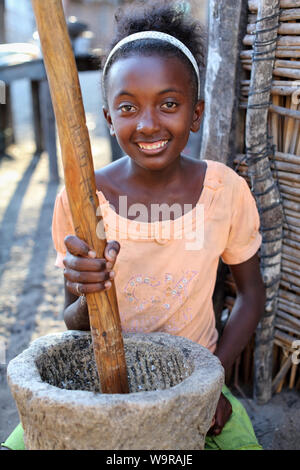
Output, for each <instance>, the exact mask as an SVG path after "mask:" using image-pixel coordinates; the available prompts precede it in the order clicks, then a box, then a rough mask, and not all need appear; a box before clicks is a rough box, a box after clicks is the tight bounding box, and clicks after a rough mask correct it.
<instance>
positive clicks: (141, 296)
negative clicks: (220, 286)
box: [52, 160, 261, 352]
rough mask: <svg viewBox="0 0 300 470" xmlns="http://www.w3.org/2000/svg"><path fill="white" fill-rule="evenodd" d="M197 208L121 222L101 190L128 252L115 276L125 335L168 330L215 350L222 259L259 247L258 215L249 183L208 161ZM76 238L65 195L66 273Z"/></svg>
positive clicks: (109, 232) (56, 230) (113, 236)
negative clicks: (70, 242)
mask: <svg viewBox="0 0 300 470" xmlns="http://www.w3.org/2000/svg"><path fill="white" fill-rule="evenodd" d="M206 162H207V170H206V175H205V179H204V183H203V190H202V193H201V196H200V199H199V201H198V202H197V204H196V206H195V207H194V208H193V209H192V210H190V211H189V212H187V213H185V214H183V215H182V216H181V217H177V218H175V219H174V220H168V221H162V222H152V223H147V222H139V221H137V220H133V221H132V220H130V219H127V218H126V217H122V216H120V215H118V214H116V212H115V211H114V210H113V208H111V207H110V205H109V201H107V200H106V198H105V196H104V195H103V193H102V192H98V197H99V204H100V208H101V211H102V215H103V220H104V226H105V230H106V236H107V239H108V240H118V241H119V243H120V245H121V250H120V253H119V255H118V258H117V261H116V264H115V268H114V271H115V273H116V277H115V284H116V290H117V298H118V305H119V312H120V318H121V323H122V328H123V331H124V332H147V333H149V332H154V331H163V332H166V333H169V334H173V335H177V336H184V337H186V338H189V339H191V340H192V341H195V342H197V343H199V344H201V345H203V346H205V347H206V348H208V349H210V350H211V351H212V352H213V351H214V350H215V348H216V342H217V339H218V333H217V330H216V328H215V315H214V310H213V303H212V295H213V291H214V286H215V281H216V274H217V267H218V261H219V257H220V256H221V257H222V260H223V261H224V263H226V264H229V265H232V264H239V263H242V262H244V261H247V260H248V259H249V258H251V257H252V256H253V255H254V254H255V253H256V252H257V250H258V249H259V247H260V244H261V235H260V233H259V215H258V211H257V208H256V204H255V200H254V198H253V196H252V194H251V191H250V189H249V187H248V185H247V183H246V181H245V180H244V179H243V178H242V177H240V176H238V175H237V173H235V172H234V171H233V170H232V169H231V168H229V167H227V166H226V165H224V164H222V163H219V162H215V161H212V160H207V161H206ZM68 234H74V228H73V224H72V220H71V215H70V209H69V205H68V199H67V195H66V191H65V189H62V190H61V192H60V193H59V194H58V196H57V199H56V203H55V208H54V215H53V224H52V235H53V241H54V245H55V248H56V251H57V259H56V265H57V266H59V267H63V263H62V260H63V258H64V256H65V253H66V249H65V245H64V238H65V236H66V235H68Z"/></svg>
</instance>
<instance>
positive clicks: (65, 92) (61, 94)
mask: <svg viewBox="0 0 300 470" xmlns="http://www.w3.org/2000/svg"><path fill="white" fill-rule="evenodd" d="M32 5H33V10H34V14H35V18H36V23H37V28H38V32H39V37H40V41H41V46H42V52H43V57H44V63H45V67H46V72H47V77H48V82H49V86H50V92H51V98H52V103H53V107H54V112H55V118H56V123H57V128H58V134H59V140H60V146H61V153H62V160H63V167H64V177H65V185H66V191H67V195H68V200H69V205H70V210H71V215H72V219H73V224H74V228H75V233H76V235H77V236H78V237H79V238H81V239H83V240H85V241H86V242H87V243H88V244H89V245H90V246H91V247H92V248H93V249H94V250H95V251H96V255H97V257H98V258H102V257H103V252H104V248H105V245H106V239H105V234H104V236H103V237H102V239H100V238H98V236H97V233H96V230H97V225H98V224H102V227H103V219H102V215H101V214H100V215H98V216H96V211H97V214H99V212H100V208H99V201H98V197H97V194H96V182H95V173H94V165H93V160H92V154H91V146H90V140H89V134H88V130H87V127H86V122H85V112H84V108H83V103H82V96H81V89H80V84H79V79H78V72H77V68H76V62H75V58H74V54H73V50H72V46H71V42H70V39H69V34H68V30H67V25H66V21H65V17H64V11H63V6H62V1H61V0H46V1H45V0H32ZM98 228H99V225H98ZM103 233H104V232H103ZM86 298H87V304H88V311H89V319H90V325H91V334H92V341H93V348H94V355H95V361H96V366H97V370H98V375H99V379H100V384H101V390H102V393H128V381H127V370H126V362H125V353H124V345H123V337H122V330H121V322H120V317H119V310H118V303H117V296H116V290H115V285H114V282H113V281H112V287H111V288H110V289H109V290H108V291H104V292H102V293H100V294H99V293H96V294H87V295H86Z"/></svg>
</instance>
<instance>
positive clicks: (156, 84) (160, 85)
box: [104, 55, 203, 170]
mask: <svg viewBox="0 0 300 470" xmlns="http://www.w3.org/2000/svg"><path fill="white" fill-rule="evenodd" d="M190 83H191V75H190V70H189V69H188V67H186V66H185V64H184V63H182V62H181V60H180V59H178V58H176V57H170V58H163V57H160V56H158V55H152V56H142V55H141V56H131V57H127V58H124V59H118V60H117V61H116V62H115V63H114V64H113V65H112V66H111V68H110V70H109V72H108V76H107V102H108V109H106V108H104V115H105V118H106V120H107V122H108V125H109V127H110V131H111V133H112V134H115V135H116V137H117V140H118V142H119V145H120V146H121V147H122V149H123V150H124V152H125V153H126V154H127V155H129V156H130V157H131V158H132V159H133V160H134V161H135V162H136V163H137V164H138V165H139V166H142V167H143V168H147V169H150V170H161V169H164V168H166V167H167V166H168V165H169V164H170V163H172V162H173V161H174V160H176V159H177V158H178V157H179V156H180V153H181V151H182V150H183V149H184V147H185V146H186V144H187V141H188V138H189V133H190V131H193V132H197V131H198V130H199V127H200V123H201V116H202V113H203V102H200V101H199V102H197V103H196V104H195V97H194V91H193V87H192V86H190Z"/></svg>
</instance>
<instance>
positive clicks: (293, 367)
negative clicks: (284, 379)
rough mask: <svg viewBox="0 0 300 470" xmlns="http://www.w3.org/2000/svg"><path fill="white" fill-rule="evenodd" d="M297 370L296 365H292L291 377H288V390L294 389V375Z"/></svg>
mask: <svg viewBox="0 0 300 470" xmlns="http://www.w3.org/2000/svg"><path fill="white" fill-rule="evenodd" d="M297 368H298V364H292V368H291V375H290V381H289V388H290V389H291V388H294V384H295V378H296V373H297Z"/></svg>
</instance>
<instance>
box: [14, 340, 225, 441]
mask: <svg viewBox="0 0 300 470" xmlns="http://www.w3.org/2000/svg"><path fill="white" fill-rule="evenodd" d="M124 348H125V355H126V363H127V369H128V380H129V388H130V393H129V394H102V393H101V391H100V386H99V380H98V374H97V370H96V365H95V361H94V355H93V347H92V342H91V335H90V333H88V332H79V331H67V332H64V333H60V334H51V335H47V336H43V337H42V338H39V339H37V340H35V341H34V342H33V343H31V345H30V346H29V348H28V349H26V350H25V351H24V352H23V353H21V354H20V355H19V356H17V357H16V358H15V359H13V360H12V361H10V363H9V365H8V369H7V375H8V383H9V385H10V388H11V392H12V395H13V397H14V399H15V401H16V404H17V407H18V411H19V415H20V420H21V422H22V425H23V428H24V430H25V432H24V441H25V445H26V448H27V449H30V450H34V449H45V450H47V449H52V450H53V449H69V450H74V449H78V450H87V449H89V450H94V449H114V450H118V449H126V450H133V449H135V450H137V449H146V450H153V449H157V450H160V449H171V450H192V449H199V450H200V449H203V447H204V441H205V436H206V433H207V431H208V429H209V427H210V424H211V420H212V418H213V415H214V412H215V409H216V406H217V402H218V398H219V396H220V392H221V388H222V385H223V381H224V371H223V367H222V366H221V363H220V361H219V360H218V358H217V357H216V356H214V355H213V354H211V353H210V351H208V350H207V349H206V348H204V347H202V346H200V345H198V344H196V343H194V342H192V341H190V340H187V339H186V338H182V337H178V336H172V335H169V334H166V333H153V334H133V335H131V334H125V335H124Z"/></svg>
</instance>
